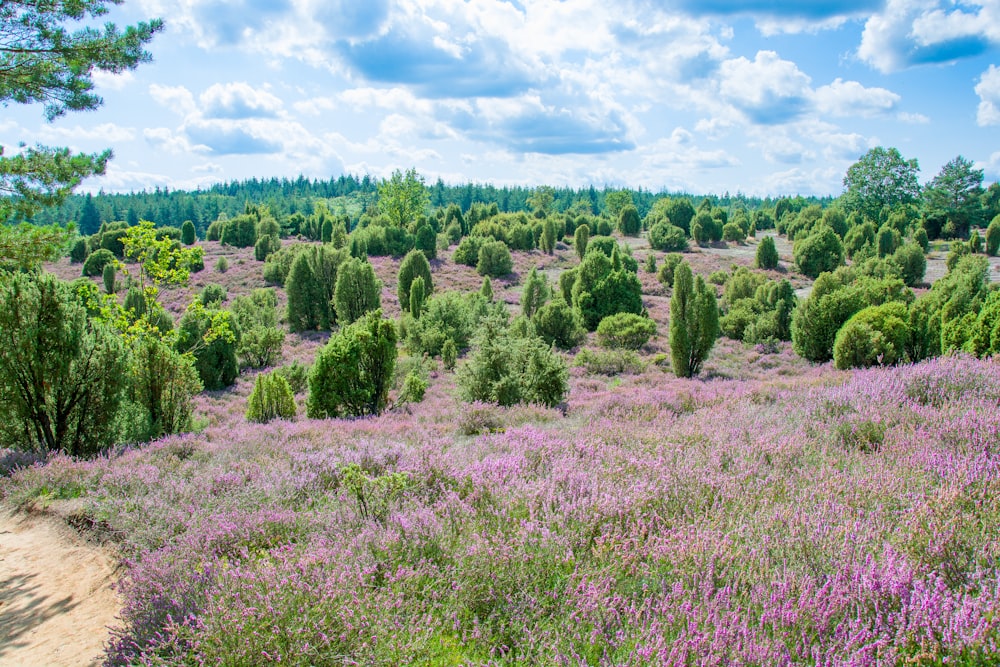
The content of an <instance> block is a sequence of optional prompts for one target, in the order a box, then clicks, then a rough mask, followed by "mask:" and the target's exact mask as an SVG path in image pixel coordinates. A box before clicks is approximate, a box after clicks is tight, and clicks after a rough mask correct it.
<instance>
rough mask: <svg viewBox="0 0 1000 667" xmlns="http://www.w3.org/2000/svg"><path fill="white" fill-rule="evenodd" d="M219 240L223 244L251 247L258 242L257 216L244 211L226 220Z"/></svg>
mask: <svg viewBox="0 0 1000 667" xmlns="http://www.w3.org/2000/svg"><path fill="white" fill-rule="evenodd" d="M219 240H220V241H221V242H222V244H223V245H231V246H234V247H236V248H249V247H251V246H253V245H254V244H256V243H257V216H256V215H253V214H250V213H242V214H240V215H238V216H236V217H234V218H231V219H229V220H227V221H226V223H225V224H224V225H223V226H222V234H221V236H220V237H219Z"/></svg>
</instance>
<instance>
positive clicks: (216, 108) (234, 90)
mask: <svg viewBox="0 0 1000 667" xmlns="http://www.w3.org/2000/svg"><path fill="white" fill-rule="evenodd" d="M198 101H199V102H200V103H201V106H202V114H203V115H204V116H205V117H206V118H232V119H240V118H275V117H277V116H278V115H279V114H280V113H281V110H282V108H283V107H284V103H283V102H282V101H281V100H280V99H278V98H277V97H275V96H274V95H272V94H271V93H270V92H268V91H267V90H261V89H257V88H254V87H253V86H251V85H249V84H247V83H244V82H233V83H216V84H213V85H211V86H209V87H208V89H207V90H205V92H203V93H202V94H201V95H199V96H198Z"/></svg>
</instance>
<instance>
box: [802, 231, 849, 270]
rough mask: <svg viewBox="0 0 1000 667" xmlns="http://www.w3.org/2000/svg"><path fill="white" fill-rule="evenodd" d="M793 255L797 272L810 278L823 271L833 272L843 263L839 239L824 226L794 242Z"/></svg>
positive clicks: (842, 252) (841, 246)
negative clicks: (797, 268)
mask: <svg viewBox="0 0 1000 667" xmlns="http://www.w3.org/2000/svg"><path fill="white" fill-rule="evenodd" d="M793 254H794V256H795V264H796V265H797V266H798V267H799V271H801V272H802V273H803V274H805V275H807V276H809V277H810V278H816V277H817V276H819V274H821V273H823V272H824V271H833V270H834V269H836V268H837V267H838V266H840V265H841V264H843V263H844V247H843V244H842V243H841V241H840V237H839V236H837V234H836V232H834V231H833V230H832V229H830V228H829V227H826V226H822V227H820V229H819V231H816V232H814V233H812V234H810V235H809V236H807V237H806V238H805V239H803V240H801V241H799V240H796V241H795V246H794V249H793Z"/></svg>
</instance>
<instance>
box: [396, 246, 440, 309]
mask: <svg viewBox="0 0 1000 667" xmlns="http://www.w3.org/2000/svg"><path fill="white" fill-rule="evenodd" d="M418 277H419V278H421V279H423V283H424V295H425V296H426V295H429V294H430V293H431V292H433V291H434V282H433V281H432V280H431V265H430V263H429V262H428V261H427V257H426V256H425V255H424V253H422V252H420V251H419V250H411V251H410V252H409V253H407V255H406V257H404V258H403V261H402V263H401V264H400V265H399V273H398V274H397V278H396V296H398V297H399V307H400V308H401V309H402V310H403V312H408V311H409V310H410V286H411V284H412V283H413V281H414V280H415V279H416V278H418Z"/></svg>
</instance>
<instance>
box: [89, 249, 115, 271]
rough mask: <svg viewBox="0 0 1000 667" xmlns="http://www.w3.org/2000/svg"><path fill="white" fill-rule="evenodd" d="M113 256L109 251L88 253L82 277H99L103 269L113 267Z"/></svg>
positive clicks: (102, 250) (101, 250) (100, 250)
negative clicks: (108, 266) (109, 265)
mask: <svg viewBox="0 0 1000 667" xmlns="http://www.w3.org/2000/svg"><path fill="white" fill-rule="evenodd" d="M114 263H115V256H114V253H112V252H111V251H110V250H107V249H105V248H101V249H99V250H95V251H94V252H92V253H90V256H89V257H87V261H85V262H84V263H83V275H85V276H90V277H93V276H100V275H102V274H103V273H104V267H105V266H107V265H108V264H111V265H114Z"/></svg>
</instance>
